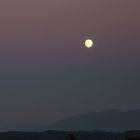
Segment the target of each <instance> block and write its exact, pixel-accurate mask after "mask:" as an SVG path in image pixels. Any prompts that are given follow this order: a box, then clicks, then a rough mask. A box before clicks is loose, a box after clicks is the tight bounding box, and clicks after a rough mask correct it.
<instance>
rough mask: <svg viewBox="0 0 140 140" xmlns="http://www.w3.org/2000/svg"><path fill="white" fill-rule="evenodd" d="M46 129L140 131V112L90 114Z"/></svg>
mask: <svg viewBox="0 0 140 140" xmlns="http://www.w3.org/2000/svg"><path fill="white" fill-rule="evenodd" d="M44 129H47V130H67V131H73V130H88V131H92V130H103V131H127V130H140V110H131V111H120V110H108V111H101V112H90V113H87V114H81V115H77V116H73V117H69V118H65V119H63V120H61V121H58V122H56V123H54V124H52V125H50V126H48V127H46V128H44Z"/></svg>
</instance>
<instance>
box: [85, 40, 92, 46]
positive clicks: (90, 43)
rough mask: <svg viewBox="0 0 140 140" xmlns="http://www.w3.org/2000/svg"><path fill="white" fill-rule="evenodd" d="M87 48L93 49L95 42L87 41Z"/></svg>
mask: <svg viewBox="0 0 140 140" xmlns="http://www.w3.org/2000/svg"><path fill="white" fill-rule="evenodd" d="M85 46H86V47H87V48H91V47H92V46H93V41H92V40H91V39H87V40H86V41H85Z"/></svg>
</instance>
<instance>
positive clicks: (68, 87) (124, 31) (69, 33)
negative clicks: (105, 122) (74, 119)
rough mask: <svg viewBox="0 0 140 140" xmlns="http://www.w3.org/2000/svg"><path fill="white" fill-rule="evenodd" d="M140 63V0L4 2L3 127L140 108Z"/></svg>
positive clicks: (0, 29) (0, 28) (0, 21)
mask: <svg viewBox="0 0 140 140" xmlns="http://www.w3.org/2000/svg"><path fill="white" fill-rule="evenodd" d="M86 38H92V39H94V43H95V48H92V49H86V48H84V40H85V39H86ZM139 62H140V0H1V1H0V124H1V125H7V124H14V123H34V124H37V125H42V124H50V123H52V122H54V121H56V120H59V119H60V118H64V117H66V116H70V115H75V114H79V113H84V112H88V111H95V110H104V109H112V108H116V109H122V110H127V109H137V108H140V86H139V84H140V65H139Z"/></svg>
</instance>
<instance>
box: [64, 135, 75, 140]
mask: <svg viewBox="0 0 140 140" xmlns="http://www.w3.org/2000/svg"><path fill="white" fill-rule="evenodd" d="M66 140H76V136H75V135H74V134H68V135H67V138H66Z"/></svg>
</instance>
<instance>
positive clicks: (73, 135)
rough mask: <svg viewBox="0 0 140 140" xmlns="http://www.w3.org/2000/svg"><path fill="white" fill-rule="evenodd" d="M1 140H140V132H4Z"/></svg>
mask: <svg viewBox="0 0 140 140" xmlns="http://www.w3.org/2000/svg"><path fill="white" fill-rule="evenodd" d="M0 140H140V131H127V132H124V133H118V132H104V131H73V132H66V131H45V132H3V133H0Z"/></svg>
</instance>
